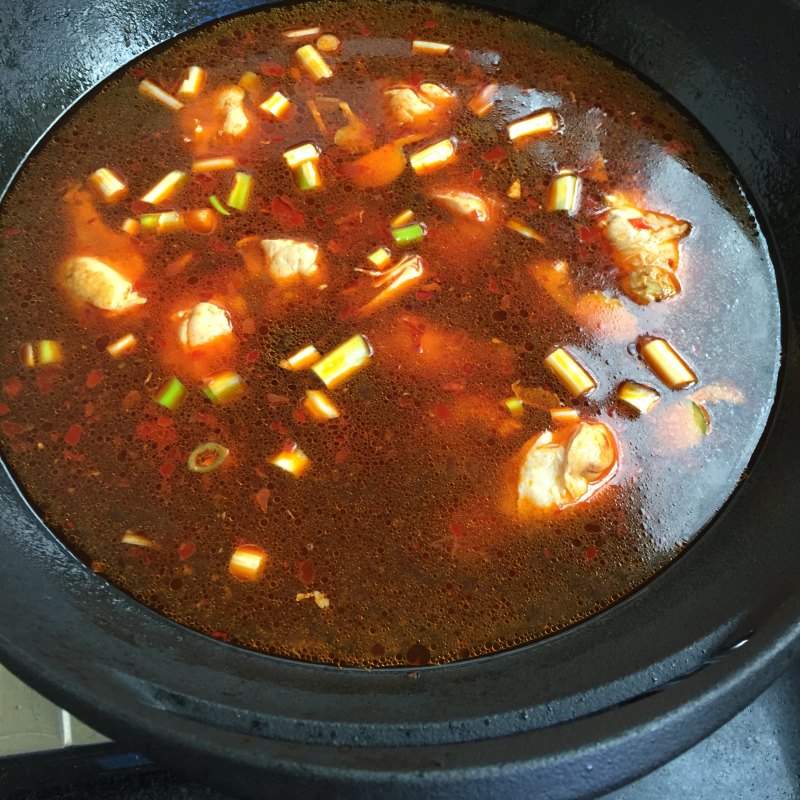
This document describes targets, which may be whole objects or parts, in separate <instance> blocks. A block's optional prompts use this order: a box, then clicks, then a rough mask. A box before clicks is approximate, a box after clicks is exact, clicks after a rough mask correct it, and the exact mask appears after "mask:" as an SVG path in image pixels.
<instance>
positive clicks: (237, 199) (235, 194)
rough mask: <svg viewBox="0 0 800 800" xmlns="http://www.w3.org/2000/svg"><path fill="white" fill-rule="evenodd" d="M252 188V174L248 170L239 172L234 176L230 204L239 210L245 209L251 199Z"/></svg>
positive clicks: (229, 198)
mask: <svg viewBox="0 0 800 800" xmlns="http://www.w3.org/2000/svg"><path fill="white" fill-rule="evenodd" d="M252 188H253V177H252V175H248V174H247V173H246V172H237V173H236V175H235V176H234V178H233V186H232V187H231V193H230V194H229V195H228V205H229V206H230V207H231V208H235V209H236V210H237V211H244V210H245V209H246V208H247V203H248V202H249V200H250V190H251V189H252ZM217 210H219V209H217Z"/></svg>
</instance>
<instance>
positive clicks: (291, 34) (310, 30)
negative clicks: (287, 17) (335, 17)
mask: <svg viewBox="0 0 800 800" xmlns="http://www.w3.org/2000/svg"><path fill="white" fill-rule="evenodd" d="M321 30H322V29H321V28H320V27H319V25H310V26H307V27H305V28H289V30H286V31H284V32H283V34H282V35H283V37H284V38H285V39H308V38H309V37H311V36H316V35H317V34H318V33H320V31H321Z"/></svg>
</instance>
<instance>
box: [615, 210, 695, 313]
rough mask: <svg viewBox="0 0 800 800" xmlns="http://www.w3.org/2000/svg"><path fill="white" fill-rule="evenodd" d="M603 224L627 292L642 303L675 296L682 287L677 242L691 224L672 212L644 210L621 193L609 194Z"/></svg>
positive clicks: (632, 298) (685, 234) (624, 289)
mask: <svg viewBox="0 0 800 800" xmlns="http://www.w3.org/2000/svg"><path fill="white" fill-rule="evenodd" d="M606 199H607V201H608V202H609V204H610V205H611V209H610V210H609V211H608V212H607V213H606V214H605V215H604V216H603V219H602V221H601V223H600V224H601V225H602V227H603V232H604V234H605V238H606V241H607V242H608V243H609V245H610V246H611V249H612V251H613V254H614V261H615V263H616V265H617V268H618V269H619V270H620V272H621V279H622V280H621V286H622V289H623V291H624V292H625V294H627V295H628V297H630V298H631V300H634V301H635V302H637V303H640V304H641V305H646V304H647V303H651V302H654V301H659V300H666V299H667V298H670V297H674V296H675V295H676V294H678V293H679V292H680V290H681V287H680V283H679V282H678V278H677V276H676V275H675V270H677V268H678V242H679V241H680V240H681V239H683V238H684V237H685V236H687V235H688V233H689V231H690V230H691V227H692V226H691V225H690V224H689V223H688V222H686V221H684V220H679V219H676V218H675V217H672V216H670V215H669V214H661V213H658V212H655V211H642V210H641V209H640V208H637V207H636V206H635V205H633V204H632V203H630V202H628V200H627V199H626V198H624V197H623V196H622V195H609V196H608V197H607V198H606Z"/></svg>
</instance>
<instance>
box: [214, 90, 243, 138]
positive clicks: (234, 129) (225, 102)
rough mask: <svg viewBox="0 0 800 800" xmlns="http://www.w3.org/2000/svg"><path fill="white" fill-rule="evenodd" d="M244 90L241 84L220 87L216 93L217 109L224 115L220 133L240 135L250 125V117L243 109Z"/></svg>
mask: <svg viewBox="0 0 800 800" xmlns="http://www.w3.org/2000/svg"><path fill="white" fill-rule="evenodd" d="M244 97H245V90H244V89H242V87H241V86H229V87H227V88H225V89H221V90H220V92H219V94H218V95H217V110H218V111H220V112H221V113H223V114H224V115H225V119H224V121H223V123H222V133H225V134H227V135H228V136H236V137H239V136H242V135H243V134H245V133H247V129H248V128H249V127H250V119H249V118H248V116H247V112H246V111H245V110H244Z"/></svg>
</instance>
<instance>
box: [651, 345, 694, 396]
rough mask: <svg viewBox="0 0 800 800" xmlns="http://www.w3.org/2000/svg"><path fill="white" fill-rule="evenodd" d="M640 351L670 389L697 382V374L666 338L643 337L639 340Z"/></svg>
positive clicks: (682, 387) (681, 387)
mask: <svg viewBox="0 0 800 800" xmlns="http://www.w3.org/2000/svg"><path fill="white" fill-rule="evenodd" d="M639 353H640V354H641V356H642V358H643V359H644V360H645V362H646V363H647V366H648V367H650V369H651V370H653V372H654V373H655V374H656V375H657V376H658V378H659V379H660V380H662V381H663V382H664V383H665V384H666V385H667V386H668V387H669V388H670V389H684V388H685V387H687V386H691V385H692V384H693V383H697V376H696V375H695V374H694V372H692V370H691V369H690V368H689V366H688V364H687V363H686V362H685V361H684V360H683V359H682V358H681V357H680V356H679V355H678V353H677V351H676V350H675V348H674V347H672V345H671V344H669V342H667V341H666V340H664V339H659V338H653V339H643V340H641V341H640V342H639Z"/></svg>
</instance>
